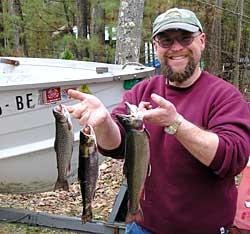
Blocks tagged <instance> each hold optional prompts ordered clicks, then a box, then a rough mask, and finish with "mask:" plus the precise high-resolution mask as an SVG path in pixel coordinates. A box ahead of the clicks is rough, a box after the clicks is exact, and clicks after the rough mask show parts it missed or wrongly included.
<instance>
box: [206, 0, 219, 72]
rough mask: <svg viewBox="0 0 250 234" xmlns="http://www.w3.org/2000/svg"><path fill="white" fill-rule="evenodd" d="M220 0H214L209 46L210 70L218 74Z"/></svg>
mask: <svg viewBox="0 0 250 234" xmlns="http://www.w3.org/2000/svg"><path fill="white" fill-rule="evenodd" d="M221 8H222V0H216V7H215V11H214V12H215V16H214V21H213V27H212V34H211V35H212V37H211V45H212V46H211V48H210V50H209V51H210V70H211V72H212V73H213V74H216V75H220V74H221V73H222V67H221V15H222V10H221Z"/></svg>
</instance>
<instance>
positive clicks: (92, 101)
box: [67, 89, 109, 127]
mask: <svg viewBox="0 0 250 234" xmlns="http://www.w3.org/2000/svg"><path fill="white" fill-rule="evenodd" d="M68 95H69V96H70V98H73V99H76V100H79V101H80V102H79V103H77V104H75V105H72V106H68V107H67V109H68V111H69V113H70V114H71V115H72V116H73V117H74V118H76V119H78V121H79V123H80V124H81V125H82V126H85V125H86V124H89V125H91V126H93V127H97V126H98V125H101V124H102V123H104V122H105V120H106V119H107V117H108V115H109V112H108V110H107V109H106V107H105V106H104V105H103V103H102V102H101V101H100V100H99V99H98V98H97V97H95V96H93V95H91V94H86V93H82V92H79V91H76V90H72V89H70V90H69V91H68Z"/></svg>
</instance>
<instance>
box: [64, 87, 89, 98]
mask: <svg viewBox="0 0 250 234" xmlns="http://www.w3.org/2000/svg"><path fill="white" fill-rule="evenodd" d="M68 95H69V97H70V98H73V99H77V100H79V101H83V100H84V99H85V98H87V97H88V96H89V94H86V93H82V92H80V91H78V90H74V89H69V90H68Z"/></svg>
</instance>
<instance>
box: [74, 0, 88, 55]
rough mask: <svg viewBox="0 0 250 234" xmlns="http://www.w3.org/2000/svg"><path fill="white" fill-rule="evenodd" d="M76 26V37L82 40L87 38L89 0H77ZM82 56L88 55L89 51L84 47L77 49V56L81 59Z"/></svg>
mask: <svg viewBox="0 0 250 234" xmlns="http://www.w3.org/2000/svg"><path fill="white" fill-rule="evenodd" d="M76 7H77V20H76V21H77V28H78V38H79V39H80V40H81V39H82V41H83V40H84V39H87V37H88V35H89V18H90V17H89V15H90V14H89V12H90V10H89V8H90V7H89V0H77V1H76ZM84 57H89V52H88V49H87V48H86V47H84V48H83V49H82V50H81V51H77V58H78V59H82V58H84Z"/></svg>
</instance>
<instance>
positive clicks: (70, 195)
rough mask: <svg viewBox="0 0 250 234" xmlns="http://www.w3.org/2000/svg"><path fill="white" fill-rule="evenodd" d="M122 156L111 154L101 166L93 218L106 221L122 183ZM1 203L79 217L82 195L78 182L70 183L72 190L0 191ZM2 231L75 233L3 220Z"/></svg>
mask: <svg viewBox="0 0 250 234" xmlns="http://www.w3.org/2000/svg"><path fill="white" fill-rule="evenodd" d="M122 167H123V161H122V160H115V159H110V158H108V159H107V160H105V161H104V162H103V163H102V164H101V165H100V166H99V178H98V181H97V186H96V193H95V198H94V201H93V219H94V220H102V221H107V219H108V217H109V214H110V212H111V210H112V206H113V203H114V200H115V197H116V195H117V193H118V191H119V188H120V186H121V183H122V178H123V176H122ZM0 207H8V208H21V209H27V210H30V211H35V212H46V213H49V214H58V215H67V216H73V217H80V216H81V212H82V199H81V192H80V186H79V183H78V182H75V183H74V184H72V185H70V190H69V192H66V191H63V190H59V191H56V192H44V193H34V194H0ZM0 233H1V234H5V233H6V234H8V233H18V234H24V233H25V234H26V233H72V232H63V231H61V230H60V231H58V230H52V229H46V228H40V227H31V226H28V225H22V224H8V223H3V222H0Z"/></svg>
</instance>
